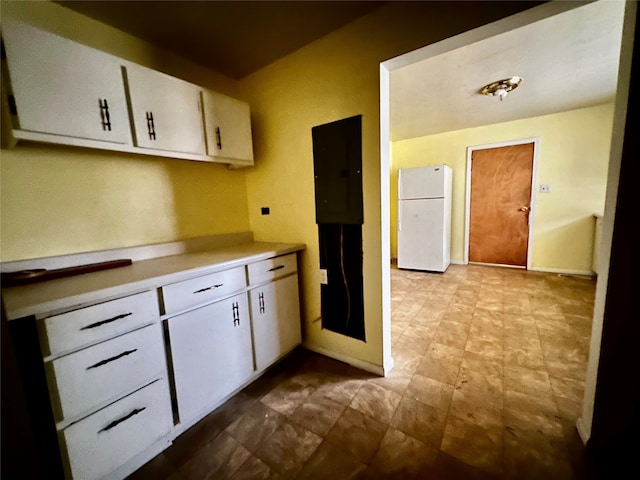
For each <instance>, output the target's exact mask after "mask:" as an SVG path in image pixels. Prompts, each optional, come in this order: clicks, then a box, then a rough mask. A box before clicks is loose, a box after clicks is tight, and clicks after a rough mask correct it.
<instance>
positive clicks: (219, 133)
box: [202, 90, 253, 165]
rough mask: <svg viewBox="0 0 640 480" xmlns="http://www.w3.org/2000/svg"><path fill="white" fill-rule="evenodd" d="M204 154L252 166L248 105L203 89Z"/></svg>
mask: <svg viewBox="0 0 640 480" xmlns="http://www.w3.org/2000/svg"><path fill="white" fill-rule="evenodd" d="M202 104H203V106H204V121H205V132H206V137H207V155H210V156H212V157H219V158H225V159H231V160H236V162H233V163H241V164H245V165H253V142H252V139H251V117H250V112H249V105H248V104H247V103H246V102H243V101H241V100H237V99H235V98H231V97H227V96H226V95H222V94H219V93H216V92H211V91H208V90H204V91H203V92H202Z"/></svg>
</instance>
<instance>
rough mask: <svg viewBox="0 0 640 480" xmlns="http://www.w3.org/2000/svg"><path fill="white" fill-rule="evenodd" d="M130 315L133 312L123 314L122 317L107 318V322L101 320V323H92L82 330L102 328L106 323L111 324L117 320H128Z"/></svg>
mask: <svg viewBox="0 0 640 480" xmlns="http://www.w3.org/2000/svg"><path fill="white" fill-rule="evenodd" d="M129 315H133V312H129V313H123V314H121V315H116V316H115V317H111V318H107V319H106V320H100V321H99V322H96V323H90V324H89V325H86V326H84V327H82V328H81V329H80V330H89V329H91V328H96V327H100V326H102V325H104V324H106V323H111V322H115V321H116V320H120V319H122V318H126V317H128V316H129Z"/></svg>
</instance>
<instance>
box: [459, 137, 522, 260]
mask: <svg viewBox="0 0 640 480" xmlns="http://www.w3.org/2000/svg"><path fill="white" fill-rule="evenodd" d="M533 149H534V144H533V143H525V144H521V145H512V146H508V147H498V148H487V149H483V150H475V151H474V152H473V153H472V155H471V206H470V222H469V261H470V262H477V263H490V264H496V265H510V266H516V267H525V268H526V266H527V244H528V241H529V214H530V211H531V204H530V203H531V180H532V175H533Z"/></svg>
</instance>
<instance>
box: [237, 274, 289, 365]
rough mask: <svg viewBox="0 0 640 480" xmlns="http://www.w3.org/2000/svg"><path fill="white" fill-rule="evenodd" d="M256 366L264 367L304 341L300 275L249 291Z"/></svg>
mask: <svg viewBox="0 0 640 480" xmlns="http://www.w3.org/2000/svg"><path fill="white" fill-rule="evenodd" d="M249 298H250V302H251V318H252V326H253V341H254V350H255V356H256V369H257V370H258V371H260V370H264V369H265V368H267V367H268V366H269V365H271V364H272V363H273V362H275V361H276V360H277V359H279V358H280V357H282V356H283V355H285V354H286V353H288V352H290V351H291V350H293V349H294V348H295V347H296V346H297V345H299V344H300V342H301V333H300V299H299V295H298V275H297V274H295V275H290V276H288V277H285V278H281V279H280V280H276V281H274V282H271V283H267V284H266V285H263V286H260V287H256V288H254V289H253V290H251V291H250V292H249Z"/></svg>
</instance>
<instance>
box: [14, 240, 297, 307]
mask: <svg viewBox="0 0 640 480" xmlns="http://www.w3.org/2000/svg"><path fill="white" fill-rule="evenodd" d="M304 248H305V246H304V245H303V244H292V243H268V242H251V243H244V244H240V245H234V246H231V247H224V248H218V249H215V250H209V251H202V252H196V253H183V254H179V255H171V256H166V257H160V258H153V259H149V260H141V261H136V262H133V263H132V264H131V265H128V266H125V267H119V268H115V269H112V270H103V271H100V272H93V273H86V274H83V275H78V276H75V277H68V278H60V279H56V280H49V281H46V282H42V283H34V284H30V285H22V286H16V287H10V288H4V289H2V299H3V303H4V308H5V310H6V313H7V318H8V319H9V320H15V319H19V318H23V317H27V316H31V315H35V316H36V317H37V318H43V317H46V316H49V315H55V314H57V313H61V312H63V311H66V310H70V309H73V308H81V307H84V306H87V305H91V304H94V303H99V302H102V301H108V300H111V299H114V298H118V297H121V296H126V295H130V294H134V293H138V292H142V291H145V290H150V289H154V288H158V287H161V286H163V285H168V284H171V283H175V282H179V281H182V280H187V279H189V278H194V277H198V276H200V275H206V274H209V273H214V272H218V271H221V270H227V269H230V268H233V267H238V266H242V265H247V264H249V263H254V262H258V261H261V260H266V259H268V258H271V257H274V256H278V255H285V254H288V253H293V252H297V251H300V250H304Z"/></svg>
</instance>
